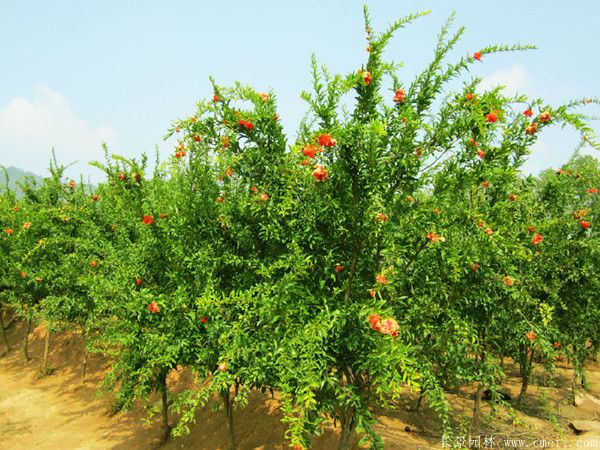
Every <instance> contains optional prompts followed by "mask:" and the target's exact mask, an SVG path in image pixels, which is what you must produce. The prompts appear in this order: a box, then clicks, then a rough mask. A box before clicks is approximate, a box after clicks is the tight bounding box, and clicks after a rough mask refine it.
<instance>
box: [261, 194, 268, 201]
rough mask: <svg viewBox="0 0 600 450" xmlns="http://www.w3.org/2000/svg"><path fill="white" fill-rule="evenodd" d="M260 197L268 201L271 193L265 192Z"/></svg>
mask: <svg viewBox="0 0 600 450" xmlns="http://www.w3.org/2000/svg"><path fill="white" fill-rule="evenodd" d="M260 199H261V200H262V201H263V202H266V201H267V200H269V194H266V193H265V194H260Z"/></svg>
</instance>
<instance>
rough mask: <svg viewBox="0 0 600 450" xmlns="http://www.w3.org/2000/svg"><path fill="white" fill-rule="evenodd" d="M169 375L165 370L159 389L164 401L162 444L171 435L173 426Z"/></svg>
mask: <svg viewBox="0 0 600 450" xmlns="http://www.w3.org/2000/svg"><path fill="white" fill-rule="evenodd" d="M167 373H168V371H167V370H165V371H163V372H161V373H160V375H159V380H158V382H159V387H158V389H159V390H160V393H161V400H162V437H161V440H162V442H164V441H166V440H167V439H168V438H169V436H170V435H171V426H170V425H169V399H168V389H167Z"/></svg>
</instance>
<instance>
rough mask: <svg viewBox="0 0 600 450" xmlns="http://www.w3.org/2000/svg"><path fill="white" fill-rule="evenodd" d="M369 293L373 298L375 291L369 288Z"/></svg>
mask: <svg viewBox="0 0 600 450" xmlns="http://www.w3.org/2000/svg"><path fill="white" fill-rule="evenodd" d="M369 295H370V296H371V298H375V291H374V290H373V289H371V290H369Z"/></svg>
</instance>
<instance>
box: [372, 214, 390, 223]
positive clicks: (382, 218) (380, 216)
mask: <svg viewBox="0 0 600 450" xmlns="http://www.w3.org/2000/svg"><path fill="white" fill-rule="evenodd" d="M375 218H376V219H377V220H379V221H380V222H386V221H387V220H388V219H389V217H388V215H387V214H386V213H382V212H380V213H377V215H376V216H375Z"/></svg>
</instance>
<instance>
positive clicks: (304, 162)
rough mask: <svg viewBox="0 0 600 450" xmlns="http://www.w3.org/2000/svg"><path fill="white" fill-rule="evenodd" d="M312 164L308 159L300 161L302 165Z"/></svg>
mask: <svg viewBox="0 0 600 450" xmlns="http://www.w3.org/2000/svg"><path fill="white" fill-rule="evenodd" d="M309 164H310V161H309V160H308V159H303V160H302V162H301V163H300V165H301V166H308V165H309Z"/></svg>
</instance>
